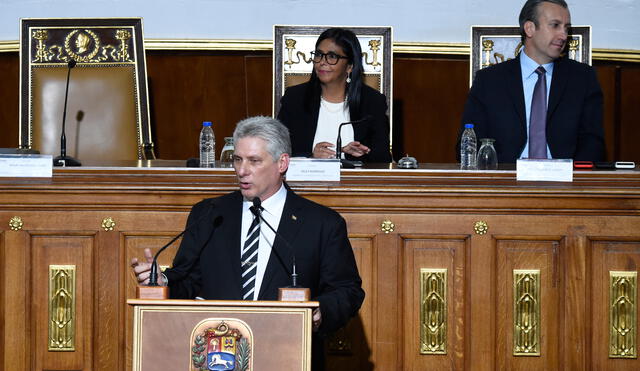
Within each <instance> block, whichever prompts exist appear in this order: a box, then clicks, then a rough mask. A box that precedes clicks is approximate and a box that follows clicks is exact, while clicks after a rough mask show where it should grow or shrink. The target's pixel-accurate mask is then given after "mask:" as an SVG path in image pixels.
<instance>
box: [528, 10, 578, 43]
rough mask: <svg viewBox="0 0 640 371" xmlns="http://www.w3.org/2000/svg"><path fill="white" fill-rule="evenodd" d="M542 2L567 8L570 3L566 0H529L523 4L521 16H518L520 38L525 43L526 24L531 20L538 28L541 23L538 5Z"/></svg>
mask: <svg viewBox="0 0 640 371" xmlns="http://www.w3.org/2000/svg"><path fill="white" fill-rule="evenodd" d="M542 3H552V4H556V5H560V6H561V7H563V8H565V9H569V5H567V2H566V1H564V0H527V2H526V3H524V5H523V6H522V10H520V17H519V18H518V20H519V21H520V38H521V40H522V43H524V40H525V39H526V38H527V34H526V33H525V32H524V24H525V23H526V22H528V21H531V22H533V24H535V25H536V28H537V27H538V26H539V25H540V24H539V23H538V7H539V6H540V4H542Z"/></svg>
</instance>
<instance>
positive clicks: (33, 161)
mask: <svg viewBox="0 0 640 371" xmlns="http://www.w3.org/2000/svg"><path fill="white" fill-rule="evenodd" d="M52 175H53V158H52V156H51V155H0V177H12V178H19V177H25V178H51V176H52Z"/></svg>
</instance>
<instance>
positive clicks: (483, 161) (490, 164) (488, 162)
mask: <svg viewBox="0 0 640 371" xmlns="http://www.w3.org/2000/svg"><path fill="white" fill-rule="evenodd" d="M493 142H495V139H492V138H482V139H480V143H481V144H480V150H479V151H478V169H479V170H496V169H497V168H498V155H497V154H496V149H495V148H493Z"/></svg>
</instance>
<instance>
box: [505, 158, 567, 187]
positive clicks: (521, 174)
mask: <svg viewBox="0 0 640 371" xmlns="http://www.w3.org/2000/svg"><path fill="white" fill-rule="evenodd" d="M516 180H523V181H524V180H527V181H545V182H573V160H571V159H552V160H546V159H545V160H534V159H520V160H518V161H517V162H516Z"/></svg>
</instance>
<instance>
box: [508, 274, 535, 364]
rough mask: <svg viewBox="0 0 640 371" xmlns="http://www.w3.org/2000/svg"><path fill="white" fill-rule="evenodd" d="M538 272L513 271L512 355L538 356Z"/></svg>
mask: <svg viewBox="0 0 640 371" xmlns="http://www.w3.org/2000/svg"><path fill="white" fill-rule="evenodd" d="M540 310H541V308H540V270H539V269H514V270H513V355H514V356H539V355H540V337H541V334H540V330H541V326H540Z"/></svg>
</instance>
